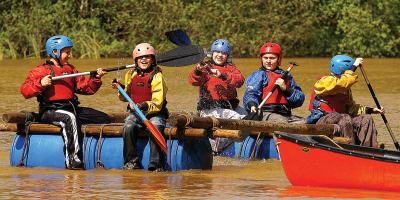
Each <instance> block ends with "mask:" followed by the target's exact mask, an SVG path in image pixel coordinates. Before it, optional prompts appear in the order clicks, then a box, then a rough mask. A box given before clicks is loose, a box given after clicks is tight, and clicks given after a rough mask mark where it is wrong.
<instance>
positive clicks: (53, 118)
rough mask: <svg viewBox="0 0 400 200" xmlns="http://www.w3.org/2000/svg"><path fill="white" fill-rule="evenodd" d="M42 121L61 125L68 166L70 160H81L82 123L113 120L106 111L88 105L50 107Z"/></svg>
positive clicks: (68, 165)
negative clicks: (70, 107)
mask: <svg viewBox="0 0 400 200" xmlns="http://www.w3.org/2000/svg"><path fill="white" fill-rule="evenodd" d="M41 121H42V122H44V123H49V124H56V125H59V126H61V128H62V136H63V140H64V153H65V162H66V166H67V168H69V167H70V162H71V161H72V160H75V161H76V162H81V158H82V156H81V154H82V151H81V148H80V145H79V144H81V143H82V137H81V136H80V135H81V134H80V129H81V125H82V124H105V123H110V122H111V120H110V118H109V117H108V115H107V114H106V113H103V112H101V111H98V110H95V109H92V108H86V107H75V109H48V110H46V111H44V112H43V113H42V115H41Z"/></svg>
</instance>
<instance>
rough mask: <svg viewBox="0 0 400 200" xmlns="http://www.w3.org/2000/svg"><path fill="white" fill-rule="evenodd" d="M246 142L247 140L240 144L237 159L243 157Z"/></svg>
mask: <svg viewBox="0 0 400 200" xmlns="http://www.w3.org/2000/svg"><path fill="white" fill-rule="evenodd" d="M244 141H245V140H243V141H242V142H241V143H240V148H239V153H238V154H237V155H236V158H241V157H242V150H243V145H244Z"/></svg>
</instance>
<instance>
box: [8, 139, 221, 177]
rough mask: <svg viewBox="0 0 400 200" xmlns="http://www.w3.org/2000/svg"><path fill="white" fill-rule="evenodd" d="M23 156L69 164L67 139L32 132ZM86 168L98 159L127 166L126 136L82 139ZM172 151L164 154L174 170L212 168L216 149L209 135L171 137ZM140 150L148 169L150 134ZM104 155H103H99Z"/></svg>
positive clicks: (19, 145) (15, 151)
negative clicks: (124, 156) (124, 149)
mask: <svg viewBox="0 0 400 200" xmlns="http://www.w3.org/2000/svg"><path fill="white" fill-rule="evenodd" d="M28 138H29V140H28V141H29V142H28V143H27V144H28V145H27V146H26V147H25V149H26V151H25V152H26V156H25V159H24V160H23V164H24V166H27V167H58V168H65V159H64V150H63V149H64V141H63V139H62V137H61V135H60V134H58V133H54V134H37V133H35V134H30V135H29V136H28ZM24 144H25V135H24V134H19V133H17V134H16V135H15V137H14V141H13V143H12V146H11V149H10V165H11V166H17V165H18V164H19V163H20V162H21V157H22V154H23V151H24ZM81 146H82V149H84V150H83V157H84V158H83V161H84V163H85V169H94V168H96V167H97V165H96V164H97V163H101V164H103V165H104V167H105V168H107V169H109V168H117V169H120V168H122V166H123V139H122V137H115V136H114V137H110V136H106V137H103V138H101V142H99V137H98V136H87V137H85V138H84V139H83V141H82V144H81ZM167 147H168V155H167V157H165V158H164V160H163V163H164V169H166V170H171V171H179V170H188V169H211V168H212V161H213V159H212V151H211V145H210V142H209V141H208V138H184V139H180V140H178V139H173V140H167ZM137 150H138V154H139V158H140V160H141V164H142V166H143V167H144V168H145V169H147V168H148V165H149V158H150V145H149V143H148V138H139V139H138V143H137ZM99 155H100V156H99Z"/></svg>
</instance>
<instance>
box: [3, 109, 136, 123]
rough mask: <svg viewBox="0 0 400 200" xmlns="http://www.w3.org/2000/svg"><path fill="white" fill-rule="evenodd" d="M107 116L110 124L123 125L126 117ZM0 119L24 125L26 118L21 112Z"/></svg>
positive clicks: (110, 114) (117, 114)
mask: <svg viewBox="0 0 400 200" xmlns="http://www.w3.org/2000/svg"><path fill="white" fill-rule="evenodd" d="M107 115H108V116H109V117H110V119H111V123H123V122H124V119H125V118H126V117H127V116H128V113H127V112H119V113H108V114H107ZM1 118H2V120H3V122H5V123H17V124H23V123H25V119H26V116H25V113H22V112H9V113H4V114H2V116H1Z"/></svg>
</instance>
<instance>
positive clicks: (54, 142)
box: [10, 133, 95, 169]
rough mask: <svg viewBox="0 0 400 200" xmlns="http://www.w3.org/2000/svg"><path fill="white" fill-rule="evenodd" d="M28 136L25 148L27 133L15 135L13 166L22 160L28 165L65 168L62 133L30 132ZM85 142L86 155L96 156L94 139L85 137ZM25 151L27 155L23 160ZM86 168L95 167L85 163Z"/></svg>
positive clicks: (11, 150)
mask: <svg viewBox="0 0 400 200" xmlns="http://www.w3.org/2000/svg"><path fill="white" fill-rule="evenodd" d="M28 138H29V139H28V140H27V141H28V143H27V144H28V145H27V146H26V147H25V150H24V145H25V134H22V133H17V134H16V135H15V137H14V140H13V142H12V144H11V148H10V165H11V166H17V165H19V164H20V163H21V161H22V164H23V165H24V166H26V167H57V168H65V155H64V140H63V139H62V136H61V135H60V134H30V135H28ZM83 144H84V146H83V147H86V152H87V153H86V154H85V156H86V157H94V152H93V150H94V147H95V144H94V143H93V141H92V139H91V138H84V140H83ZM92 149H93V150H92ZM24 151H25V155H26V156H25V158H24V159H23V160H21V157H22V155H23V152H24ZM87 159H88V158H87ZM85 164H86V163H85ZM85 168H87V169H90V168H93V167H91V166H86V165H85Z"/></svg>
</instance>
